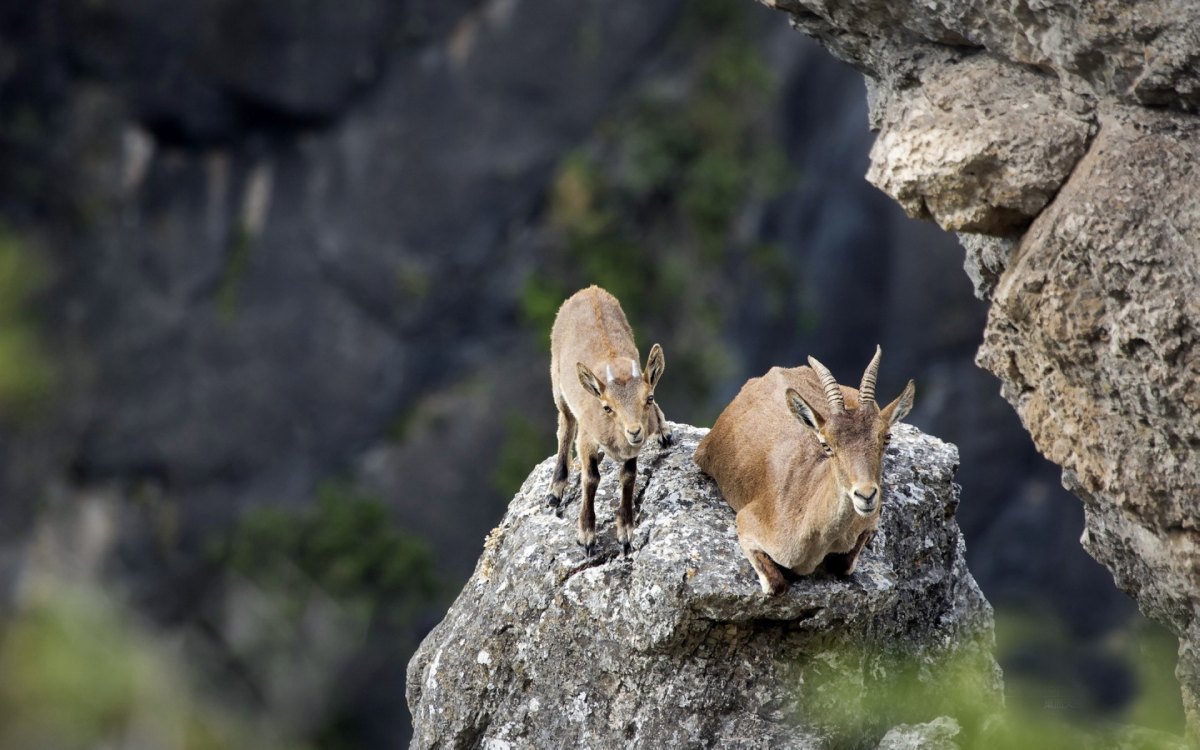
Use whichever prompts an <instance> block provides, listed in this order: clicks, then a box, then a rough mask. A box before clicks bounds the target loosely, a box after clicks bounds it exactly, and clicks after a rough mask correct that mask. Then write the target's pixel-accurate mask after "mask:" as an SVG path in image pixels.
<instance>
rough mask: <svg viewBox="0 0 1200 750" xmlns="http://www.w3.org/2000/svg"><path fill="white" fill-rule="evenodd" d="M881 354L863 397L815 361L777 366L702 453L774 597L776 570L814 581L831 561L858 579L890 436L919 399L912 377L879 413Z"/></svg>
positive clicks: (736, 402)
mask: <svg viewBox="0 0 1200 750" xmlns="http://www.w3.org/2000/svg"><path fill="white" fill-rule="evenodd" d="M880 354H881V352H880V349H879V347H875V356H874V358H872V359H871V363H870V364H869V365H867V369H866V371H865V372H864V373H863V376H862V384H861V385H859V387H858V390H855V389H853V388H847V387H846V386H840V385H838V383H837V381H836V380H835V379H834V377H833V374H832V373H830V372H829V370H828V369H827V368H826V367H825V366H824V365H822V364H821V363H820V362H818V361H817V360H815V359H813V358H812V357H809V358H808V364H809V365H810V367H794V368H791V369H784V368H780V367H773V368H771V371H770V372H768V373H767V374H766V375H764V376H763V377H761V378H753V379H751V380H748V381H747V382H746V384H745V385H744V386H742V390H741V391H740V392H739V393H738V395H737V397H736V398H734V399H733V401H732V402H730V404H729V406H727V407H725V411H723V412H721V416H720V417H718V418H717V423H716V424H715V425H713V428H712V430H711V431H710V432H709V433H708V435H706V436H705V438H704V439H703V440H702V441H701V442H700V445H699V447H698V448H697V450H696V463H697V464H698V465H699V466H700V468H701V469H702V470H703V471H704V472H705V473H707V474H708V475H709V476H711V477H712V478H713V479H715V480H716V482H717V486H718V487H720V489H721V494H723V495H724V496H725V500H726V502H728V503H729V504H730V505H731V506H733V509H734V510H736V511H737V534H738V541H739V542H740V543H741V545H742V551H743V552H745V553H746V557H747V558H749V560H750V564H751V565H753V566H754V570H755V572H756V573H758V579H759V583H761V584H762V589H763V592H765V593H767V594H770V595H777V594H780V593H782V592H783V591H784V589H785V588H787V583H786V582H785V580H784V578H783V575H782V573H781V572H780V570H779V568H778V567H776V566H777V565H778V566H782V567H784V568H788V569H790V570H791V571H793V572H794V573H797V574H799V575H807V574H808V573H811V572H812V571H813V570H814V569H816V567H817V566H818V565H820V564H821V562H822V561H824V563H825V569H826V570H828V571H829V572H832V573H836V574H839V575H849V574H851V573H853V572H854V568H855V565H856V564H857V562H858V555H859V553H860V552H861V551H862V548H863V545H865V544H866V543H867V542H868V541H870V539H871V537H872V536H874V534H875V529H876V528H877V527H878V525H879V509H880V506H881V504H882V500H883V497H882V495H883V490H882V488H881V487H880V479H881V474H882V469H883V451H884V446H885V445H886V443H887V442H888V430H889V429H890V428H891V426H892V425H893V424H895V423H896V422H897V421H899V420H900V419H903V418H904V417H905V415H907V414H908V412H909V410H910V409H911V408H912V403H913V395H914V393H915V387H914V386H913V382H912V381H911V380H910V381H908V385H907V386H906V387H905V388H904V391H903V392H902V393H901V394H900V396H899V397H898V398H897V399H896V400H895V401H893V402H892V403H890V404H888V405H887V406H885V407H883V408H882V409H881V408H879V405H878V404H876V403H875V378H876V376H877V375H878V373H879V358H880Z"/></svg>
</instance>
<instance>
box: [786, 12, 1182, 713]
mask: <svg viewBox="0 0 1200 750" xmlns="http://www.w3.org/2000/svg"><path fill="white" fill-rule="evenodd" d="M768 4H769V5H774V6H775V7H777V8H779V9H782V10H785V11H787V12H789V13H790V14H791V17H792V20H793V23H794V25H795V26H796V27H797V28H799V29H801V30H802V31H804V32H805V33H807V34H809V35H811V36H813V37H815V38H816V39H818V40H819V41H820V42H821V43H822V44H824V45H825V46H826V47H827V48H829V49H830V50H831V51H832V52H833V53H834V54H835V55H837V56H838V57H840V58H842V59H844V60H847V61H849V62H850V63H852V64H853V65H855V66H856V67H858V68H859V69H860V70H862V71H863V72H864V74H865V75H866V76H867V79H868V89H869V90H870V99H871V107H872V111H871V120H872V125H873V126H874V127H876V128H878V129H879V138H878V141H877V143H876V146H875V149H874V151H873V153H872V165H871V168H870V170H869V172H868V176H867V177H868V179H869V180H871V181H872V182H873V183H874V184H876V185H877V186H878V187H880V188H881V189H883V190H884V191H885V192H887V193H888V194H889V195H891V196H892V197H893V198H895V199H896V200H897V201H898V202H900V204H901V205H902V206H903V207H904V208H905V209H906V210H907V211H908V212H909V213H910V214H911V215H913V216H918V217H924V218H932V219H933V220H934V221H937V222H938V223H939V224H940V225H941V226H942V227H943V228H945V229H949V230H955V231H961V232H972V233H975V234H971V235H962V239H963V245H964V246H965V247H966V249H967V259H966V267H967V271H968V273H970V275H971V277H972V279H973V281H974V282H975V284H976V290H977V293H978V294H979V295H980V296H981V297H984V298H987V299H990V300H991V302H992V307H991V311H990V316H989V320H988V324H987V329H986V332H985V334H984V342H983V346H982V347H981V349H980V350H979V354H978V360H977V361H978V362H979V363H980V364H981V365H983V366H984V367H986V368H987V369H989V370H991V371H992V372H993V373H995V374H996V375H997V376H999V377H1000V378H1001V379H1002V381H1003V393H1004V396H1005V397H1006V398H1007V399H1008V400H1009V402H1010V403H1012V405H1013V406H1014V407H1015V408H1016V410H1017V412H1018V413H1019V414H1020V416H1021V419H1022V421H1023V422H1024V424H1025V426H1026V428H1027V429H1028V430H1029V432H1030V434H1031V435H1032V437H1033V440H1034V442H1035V444H1036V445H1037V447H1038V448H1039V450H1041V451H1042V453H1044V454H1045V455H1046V456H1047V457H1049V458H1050V459H1051V460H1053V461H1054V462H1056V463H1058V464H1059V465H1060V466H1062V468H1063V482H1064V484H1065V485H1066V486H1067V487H1068V488H1069V489H1071V490H1073V491H1074V492H1075V493H1076V494H1077V495H1079V497H1080V498H1082V500H1083V502H1084V507H1085V510H1086V514H1087V530H1086V532H1085V533H1084V537H1083V544H1084V546H1085V547H1086V548H1087V549H1088V551H1089V552H1091V553H1092V555H1094V556H1095V557H1096V558H1097V559H1098V560H1100V561H1101V562H1103V563H1104V564H1105V565H1106V566H1108V568H1109V569H1110V570H1111V571H1112V573H1113V575H1114V577H1115V578H1116V580H1117V582H1118V584H1119V585H1120V586H1121V587H1122V588H1124V589H1125V590H1126V591H1128V592H1129V593H1130V594H1131V595H1133V597H1134V598H1135V599H1136V600H1137V601H1138V604H1139V605H1140V606H1141V608H1142V609H1143V610H1144V611H1145V612H1146V613H1147V614H1149V615H1150V616H1152V617H1154V618H1156V619H1158V620H1160V621H1162V622H1164V623H1166V624H1167V625H1168V626H1169V627H1171V628H1172V630H1174V632H1175V633H1176V634H1178V635H1179V637H1180V663H1179V668H1178V671H1177V674H1178V675H1179V677H1180V680H1181V683H1182V687H1183V692H1184V704H1185V708H1186V710H1187V712H1188V718H1189V726H1190V729H1191V731H1192V732H1193V733H1194V732H1196V730H1197V729H1198V728H1200V653H1197V647H1198V646H1200V620H1198V619H1197V617H1196V611H1197V604H1198V603H1200V547H1198V544H1200V534H1198V533H1197V521H1198V520H1200V507H1198V499H1200V494H1198V493H1197V488H1198V487H1200V420H1197V418H1196V414H1197V412H1198V411H1200V348H1198V347H1197V339H1198V338H1200V335H1198V333H1197V330H1198V329H1200V294H1198V291H1200V194H1198V193H1197V191H1196V185H1197V183H1198V180H1200V173H1198V170H1200V167H1198V166H1197V165H1200V118H1197V116H1196V114H1195V113H1196V112H1197V109H1198V108H1200V5H1196V4H1194V3H1180V2H1171V1H1170V0H1148V1H1146V2H1138V3H1120V2H1115V1H1112V0H1108V1H1104V2H1094V3H1079V4H1075V3H1015V4H1014V3H1007V2H1000V1H999V0H981V1H976V2H965V1H960V0H947V1H946V2H933V3H929V2H916V1H915V0H899V1H897V2H877V1H875V0H854V1H853V2H836V3H835V2H832V1H831V0H780V1H779V2H774V3H771V2H768Z"/></svg>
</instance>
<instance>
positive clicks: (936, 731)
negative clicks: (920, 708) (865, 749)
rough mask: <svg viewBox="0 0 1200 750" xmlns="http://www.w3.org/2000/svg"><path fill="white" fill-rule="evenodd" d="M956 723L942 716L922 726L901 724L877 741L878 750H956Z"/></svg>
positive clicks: (957, 727)
mask: <svg viewBox="0 0 1200 750" xmlns="http://www.w3.org/2000/svg"><path fill="white" fill-rule="evenodd" d="M959 731H960V730H959V726H958V722H957V721H955V720H954V719H952V718H950V717H948V716H942V717H939V718H937V719H934V720H933V721H927V722H925V723H924V724H901V725H899V726H897V727H895V728H893V729H890V730H888V733H887V734H885V735H884V736H883V739H882V740H880V741H879V750H957V748H958V743H956V742H955V741H954V738H955V737H957V736H958V733H959Z"/></svg>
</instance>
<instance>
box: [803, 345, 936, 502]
mask: <svg viewBox="0 0 1200 750" xmlns="http://www.w3.org/2000/svg"><path fill="white" fill-rule="evenodd" d="M880 355H881V352H880V349H879V347H878V346H876V347H875V356H874V357H873V358H872V359H871V363H870V364H869V365H867V369H866V371H865V372H863V376H862V384H861V385H859V387H858V401H859V404H858V408H857V409H847V408H846V403H845V398H844V397H843V394H842V389H841V386H839V385H838V383H837V380H835V379H834V377H833V374H832V373H830V372H829V369H828V368H827V367H825V365H823V364H821V363H820V362H818V361H817V360H816V359H814V358H812V357H809V358H808V364H809V366H810V367H812V369H813V370H814V371H815V372H816V373H817V376H818V377H819V378H820V379H821V386H822V387H823V388H824V389H825V398H826V399H827V400H828V401H829V416H828V417H822V416H821V414H820V413H819V412H818V411H817V410H816V409H814V408H813V407H812V405H811V404H809V403H808V402H807V401H805V400H804V398H803V397H802V396H801V395H800V394H799V393H798V392H796V390H795V389H792V388H789V389H787V394H786V395H787V403H788V407H789V408H790V409H791V411H792V414H794V415H795V416H796V418H797V419H799V420H800V422H801V423H802V424H803V425H804V426H805V427H807V428H808V429H810V430H812V431H813V434H814V435H815V436H816V438H817V441H818V442H820V444H821V449H822V450H823V451H824V452H825V456H826V460H828V461H829V462H830V469H831V474H832V475H833V477H834V481H836V483H837V496H838V498H839V499H840V498H843V497H844V498H846V499H847V500H849V501H850V502H851V503H852V504H853V506H854V510H855V511H856V512H857V513H858V514H859V515H863V516H866V515H870V514H871V513H874V512H875V511H876V510H877V509H878V508H879V503H880V501H881V500H882V490H881V488H880V484H879V483H880V479H881V475H882V473H883V449H884V446H885V445H887V442H888V439H889V437H888V430H889V429H890V428H891V426H892V425H893V424H895V423H896V422H897V421H899V420H901V419H903V418H904V417H905V416H906V415H907V414H908V412H909V410H911V409H912V404H913V395H914V394H915V393H916V387H915V386H914V385H913V381H911V380H910V381H908V385H907V386H905V387H904V391H903V392H901V394H900V395H899V396H898V397H897V398H896V400H895V401H893V402H892V403H890V404H888V405H887V406H885V407H883V408H882V409H881V408H879V405H878V404H876V403H875V378H876V376H877V375H878V373H879V358H880Z"/></svg>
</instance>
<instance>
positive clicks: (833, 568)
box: [825, 529, 875, 576]
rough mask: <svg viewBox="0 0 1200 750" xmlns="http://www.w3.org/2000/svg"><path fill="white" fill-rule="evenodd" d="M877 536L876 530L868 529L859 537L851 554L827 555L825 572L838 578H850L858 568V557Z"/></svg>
mask: <svg viewBox="0 0 1200 750" xmlns="http://www.w3.org/2000/svg"><path fill="white" fill-rule="evenodd" d="M874 536H875V530H874V529H867V530H866V531H864V532H863V533H861V534H859V535H858V541H856V542H855V543H854V547H853V548H851V550H850V551H849V552H830V553H829V554H828V555H825V570H827V571H828V572H830V573H833V574H834V575H837V576H848V575H850V574H852V573H853V572H854V569H855V568H857V567H858V556H859V555H860V554H861V553H862V550H863V547H865V546H867V543H868V542H870V541H871V538H872V537H874Z"/></svg>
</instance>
